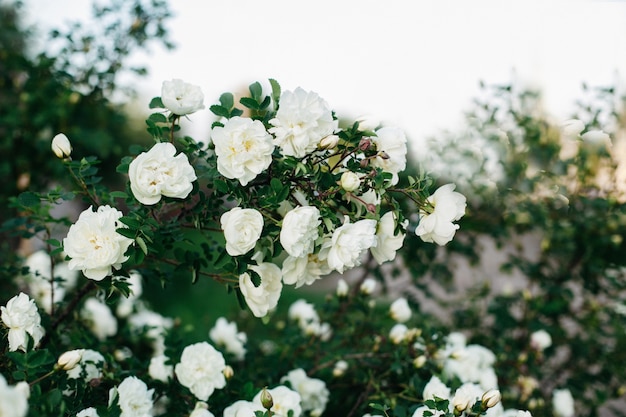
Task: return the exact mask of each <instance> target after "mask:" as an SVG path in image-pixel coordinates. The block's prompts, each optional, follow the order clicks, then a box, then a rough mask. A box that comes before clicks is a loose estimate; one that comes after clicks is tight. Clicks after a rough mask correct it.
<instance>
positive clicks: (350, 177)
mask: <svg viewBox="0 0 626 417" xmlns="http://www.w3.org/2000/svg"><path fill="white" fill-rule="evenodd" d="M339 183H340V184H341V188H343V189H344V190H346V191H347V192H349V193H351V192H353V191H356V190H358V189H359V187H360V186H361V179H360V178H359V176H358V175H357V174H355V173H354V172H352V171H346V172H344V173H343V174H341V179H340V180H339Z"/></svg>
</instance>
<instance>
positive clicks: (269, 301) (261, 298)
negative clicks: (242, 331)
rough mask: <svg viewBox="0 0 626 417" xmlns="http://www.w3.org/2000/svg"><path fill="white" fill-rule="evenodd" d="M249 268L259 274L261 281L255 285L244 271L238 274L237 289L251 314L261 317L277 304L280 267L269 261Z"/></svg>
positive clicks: (280, 279) (279, 290) (281, 286)
mask: <svg viewBox="0 0 626 417" xmlns="http://www.w3.org/2000/svg"><path fill="white" fill-rule="evenodd" d="M250 269H251V270H252V271H254V272H256V273H257V274H259V276H260V277H261V283H260V284H259V286H258V287H256V286H255V285H254V283H253V282H252V278H251V277H250V274H249V273H248V272H245V273H243V274H241V275H240V276H239V289H240V290H241V293H242V294H243V296H244V299H245V300H246V304H247V305H248V307H249V308H250V311H252V314H254V316H255V317H263V316H265V315H267V313H268V312H269V311H270V310H272V309H273V308H274V307H276V305H277V304H278V300H279V298H280V293H281V291H282V289H283V283H282V275H281V272H280V268H278V267H277V266H276V265H274V264H272V263H269V262H264V263H261V264H260V265H252V266H250Z"/></svg>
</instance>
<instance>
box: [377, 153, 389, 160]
mask: <svg viewBox="0 0 626 417" xmlns="http://www.w3.org/2000/svg"><path fill="white" fill-rule="evenodd" d="M378 157H379V158H380V159H389V158H390V157H389V155H388V154H387V152H385V151H380V152H378Z"/></svg>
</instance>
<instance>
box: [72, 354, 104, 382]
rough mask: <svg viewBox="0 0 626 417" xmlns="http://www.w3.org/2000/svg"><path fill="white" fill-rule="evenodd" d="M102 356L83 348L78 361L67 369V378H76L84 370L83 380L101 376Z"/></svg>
mask: <svg viewBox="0 0 626 417" xmlns="http://www.w3.org/2000/svg"><path fill="white" fill-rule="evenodd" d="M103 365H104V356H102V355H101V354H100V353H99V352H96V351H95V350H91V349H84V350H83V353H82V355H81V357H80V362H79V363H78V364H77V365H76V366H75V367H74V368H72V369H70V370H68V371H67V377H68V379H78V378H80V376H81V375H83V372H84V378H85V382H89V381H91V380H92V379H98V378H100V377H101V376H102V367H103Z"/></svg>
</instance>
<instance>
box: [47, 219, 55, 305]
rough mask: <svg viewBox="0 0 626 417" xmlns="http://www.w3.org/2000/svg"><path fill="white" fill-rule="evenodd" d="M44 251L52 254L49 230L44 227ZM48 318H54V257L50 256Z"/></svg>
mask: <svg viewBox="0 0 626 417" xmlns="http://www.w3.org/2000/svg"><path fill="white" fill-rule="evenodd" d="M46 236H47V239H46V250H47V252H48V254H50V253H51V252H52V247H51V246H50V243H48V240H50V229H49V228H48V227H46ZM50 316H51V317H54V256H50Z"/></svg>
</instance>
